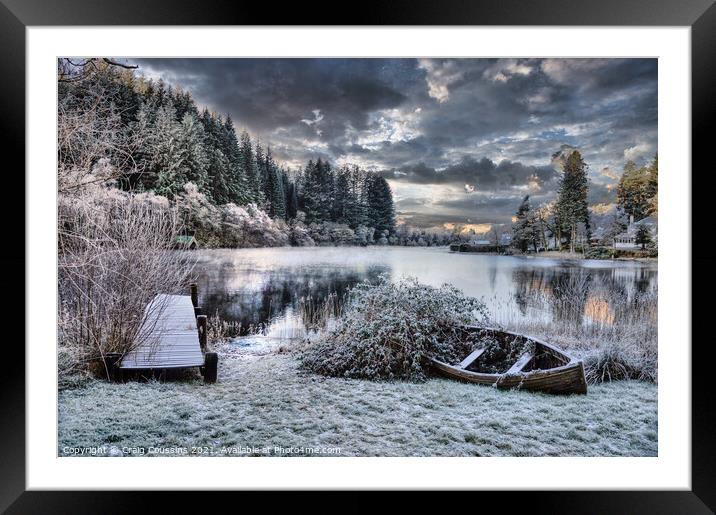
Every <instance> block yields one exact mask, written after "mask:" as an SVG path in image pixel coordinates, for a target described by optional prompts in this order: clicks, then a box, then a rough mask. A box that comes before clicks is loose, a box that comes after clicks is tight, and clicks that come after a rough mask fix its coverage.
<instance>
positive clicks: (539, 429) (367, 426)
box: [58, 341, 658, 456]
mask: <svg viewBox="0 0 716 515" xmlns="http://www.w3.org/2000/svg"><path fill="white" fill-rule="evenodd" d="M219 354H220V359H219V382H218V383H216V384H214V385H204V384H202V382H201V379H200V378H199V377H198V376H197V378H196V379H194V380H187V381H181V382H166V383H160V382H148V383H138V382H129V383H126V384H108V383H106V382H103V381H91V382H90V383H88V384H86V385H84V386H82V387H79V388H72V389H66V390H62V391H60V393H59V449H58V453H59V455H61V456H62V455H68V454H71V453H72V450H71V449H70V448H80V447H82V448H85V447H102V448H104V449H107V450H108V454H109V455H122V454H123V453H124V454H125V455H127V454H133V455H136V451H134V452H133V451H131V450H130V448H134V449H136V448H143V449H144V450H145V451H146V453H147V455H152V454H160V453H161V452H162V451H161V450H160V449H162V448H171V447H179V448H182V447H183V448H191V447H208V448H212V449H213V453H214V454H215V455H222V453H223V452H224V451H225V450H226V449H232V448H233V449H236V448H240V449H243V451H242V452H240V453H239V454H241V455H246V454H258V455H263V454H284V455H285V451H282V450H278V449H275V448H276V447H281V448H283V449H288V448H291V447H293V448H294V449H293V452H294V453H293V454H291V455H296V454H295V452H296V451H295V450H296V449H300V448H307V447H311V448H321V449H330V451H329V452H331V453H333V454H337V455H340V456H656V455H657V449H658V446H657V387H656V385H654V384H652V383H646V382H640V381H615V382H612V383H604V384H600V385H595V386H591V387H590V390H589V394H588V395H586V396H552V395H546V394H541V393H530V392H519V391H499V390H496V389H494V388H491V387H486V386H480V385H474V384H464V383H458V382H455V381H452V380H449V379H442V378H431V379H429V380H428V381H427V382H424V383H417V384H416V383H409V382H374V381H367V380H359V379H342V378H332V377H324V376H319V375H315V374H312V373H310V372H304V371H302V370H300V369H299V366H298V360H297V355H296V353H295V352H291V351H288V350H287V349H286V347H285V346H284V345H283V344H282V343H275V342H274V343H273V344H272V343H271V342H266V341H264V342H262V343H261V344H260V345H237V344H227V345H224V346H222V347H221V348H220V349H219ZM247 447H248V448H256V449H258V451H257V452H252V451H251V450H250V449H249V450H248V451H247V450H246V448H247ZM151 448H154V450H152V449H151ZM222 448H226V449H222ZM335 449H340V452H336V451H335ZM202 452H204V451H202ZM300 453H301V451H299V454H300ZM308 453H309V452H308V451H306V452H304V454H308ZM105 455H107V454H105Z"/></svg>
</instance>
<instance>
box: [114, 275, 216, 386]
mask: <svg viewBox="0 0 716 515" xmlns="http://www.w3.org/2000/svg"><path fill="white" fill-rule="evenodd" d="M206 323H207V318H206V315H202V314H201V308H199V306H198V292H197V287H196V285H195V284H192V285H191V295H166V294H160V295H157V296H156V297H154V298H153V299H152V300H151V302H149V304H148V305H147V306H146V308H145V310H144V316H143V318H142V324H141V326H140V330H139V339H140V343H139V344H138V345H137V346H136V347H135V348H133V349H132V350H130V351H129V352H127V353H126V354H125V355H124V356H123V357H120V356H117V355H114V356H112V357H110V359H111V360H112V361H114V362H115V363H118V365H119V366H118V367H116V368H118V370H116V372H117V374H115V375H117V376H120V377H121V376H122V375H123V374H122V371H132V370H135V371H138V370H142V371H145V370H146V371H152V372H156V371H163V370H167V369H181V368H192V367H199V369H200V371H201V373H202V375H203V376H204V382H206V383H214V382H216V377H217V365H218V357H217V354H216V353H215V352H207V342H206V337H207V334H206V330H207V327H206ZM108 357H109V356H108ZM113 364H114V363H113ZM111 375H112V374H111ZM120 377H118V378H117V379H119V378H120Z"/></svg>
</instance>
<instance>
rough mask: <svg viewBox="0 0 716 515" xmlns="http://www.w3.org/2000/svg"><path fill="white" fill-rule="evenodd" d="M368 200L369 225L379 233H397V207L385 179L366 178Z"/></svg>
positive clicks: (370, 176)
mask: <svg viewBox="0 0 716 515" xmlns="http://www.w3.org/2000/svg"><path fill="white" fill-rule="evenodd" d="M366 182H367V191H366V197H367V200H368V223H369V224H370V225H371V226H372V227H373V228H375V230H376V231H377V232H379V233H380V232H381V231H388V233H393V232H395V205H394V204H393V194H392V192H391V190H390V185H389V184H388V181H386V180H385V178H384V177H381V176H380V175H377V174H373V173H371V174H368V175H367V178H366Z"/></svg>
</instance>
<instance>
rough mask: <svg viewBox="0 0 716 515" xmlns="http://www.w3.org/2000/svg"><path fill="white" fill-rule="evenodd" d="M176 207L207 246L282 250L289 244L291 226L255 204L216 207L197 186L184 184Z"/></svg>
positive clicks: (201, 243) (198, 238)
mask: <svg viewBox="0 0 716 515" xmlns="http://www.w3.org/2000/svg"><path fill="white" fill-rule="evenodd" d="M176 204H177V206H178V207H179V209H180V212H181V213H182V216H183V218H184V220H186V223H187V229H188V230H189V231H191V232H193V233H194V236H195V237H196V239H197V241H199V244H200V245H202V246H204V247H229V248H237V247H280V246H283V245H289V244H290V237H289V227H288V225H287V224H286V222H284V221H283V220H280V219H273V218H271V217H270V216H269V215H268V214H267V213H266V212H265V211H263V210H261V209H259V208H258V207H257V206H256V205H255V204H248V205H246V206H237V205H236V204H232V203H229V204H224V205H222V206H216V205H214V204H213V203H212V202H211V201H210V200H209V199H208V198H207V197H206V195H204V194H203V193H201V192H200V191H199V189H198V188H197V186H196V185H195V184H194V183H191V182H188V183H186V184H185V185H184V193H183V194H181V195H177V197H176Z"/></svg>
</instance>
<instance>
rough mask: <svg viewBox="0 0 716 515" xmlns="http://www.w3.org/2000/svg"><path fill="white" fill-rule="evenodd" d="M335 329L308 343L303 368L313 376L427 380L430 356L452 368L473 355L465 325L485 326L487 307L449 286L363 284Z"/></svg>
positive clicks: (409, 282)
mask: <svg viewBox="0 0 716 515" xmlns="http://www.w3.org/2000/svg"><path fill="white" fill-rule="evenodd" d="M343 309H344V312H343V315H342V316H341V317H340V318H339V319H338V322H337V324H336V326H335V327H334V328H332V329H330V330H329V331H327V332H325V333H323V334H321V335H320V336H318V338H317V339H316V340H315V341H313V342H310V343H309V345H308V348H307V350H306V352H305V353H304V355H303V357H302V363H303V366H304V367H306V368H307V369H309V370H312V371H314V372H317V373H320V374H324V375H329V376H342V377H354V378H367V379H408V380H413V381H421V380H424V379H425V377H426V361H425V360H424V358H425V357H427V356H434V357H436V358H437V359H440V360H443V361H446V362H450V363H454V362H457V361H459V360H460V359H462V358H463V357H464V356H465V354H466V352H469V350H471V347H473V346H474V343H470V342H468V341H467V339H466V335H465V331H463V329H462V327H463V326H464V325H465V324H484V323H486V322H487V318H488V313H487V308H486V307H485V304H484V303H483V302H482V301H480V300H478V299H475V298H472V297H467V296H465V295H464V294H463V293H462V292H461V291H460V290H458V289H457V288H455V287H453V286H450V285H443V286H441V287H440V288H434V287H432V286H425V285H422V284H420V283H418V282H417V280H416V279H414V278H404V279H401V280H400V281H399V282H397V283H391V282H390V281H389V280H388V278H387V277H383V278H382V279H381V281H380V282H379V283H378V284H375V285H371V284H369V283H361V284H359V285H358V286H356V287H355V288H354V289H353V290H352V291H351V292H350V294H349V295H348V298H347V300H346V304H345V305H344V307H343Z"/></svg>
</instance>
